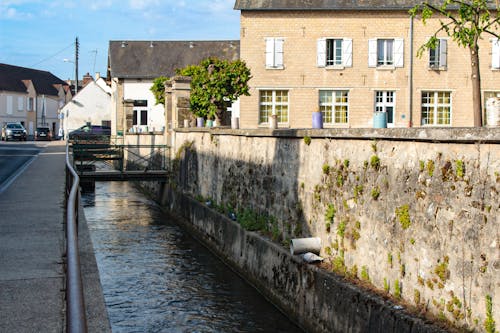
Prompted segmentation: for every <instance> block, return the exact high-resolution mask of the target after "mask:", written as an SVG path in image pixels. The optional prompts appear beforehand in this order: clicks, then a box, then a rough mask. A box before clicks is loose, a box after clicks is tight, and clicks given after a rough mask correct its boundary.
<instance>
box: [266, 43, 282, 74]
mask: <svg viewBox="0 0 500 333" xmlns="http://www.w3.org/2000/svg"><path fill="white" fill-rule="evenodd" d="M284 42H285V40H284V39H283V38H266V68H276V69H283V44H284Z"/></svg>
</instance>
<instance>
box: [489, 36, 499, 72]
mask: <svg viewBox="0 0 500 333" xmlns="http://www.w3.org/2000/svg"><path fill="white" fill-rule="evenodd" d="M491 68H493V69H500V39H498V38H497V39H493V40H492V41H491Z"/></svg>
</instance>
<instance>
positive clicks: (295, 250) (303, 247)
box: [290, 237, 321, 255]
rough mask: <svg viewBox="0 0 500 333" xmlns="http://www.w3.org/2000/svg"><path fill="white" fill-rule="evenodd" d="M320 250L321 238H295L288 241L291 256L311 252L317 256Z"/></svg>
mask: <svg viewBox="0 0 500 333" xmlns="http://www.w3.org/2000/svg"><path fill="white" fill-rule="evenodd" d="M320 250H321V238H319V237H310V238H295V239H292V240H291V241H290V253H291V254H292V255H295V254H302V253H307V252H312V253H315V254H319V251H320Z"/></svg>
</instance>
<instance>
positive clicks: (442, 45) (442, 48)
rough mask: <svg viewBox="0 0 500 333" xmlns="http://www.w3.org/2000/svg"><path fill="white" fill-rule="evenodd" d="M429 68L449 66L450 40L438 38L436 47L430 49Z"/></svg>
mask: <svg viewBox="0 0 500 333" xmlns="http://www.w3.org/2000/svg"><path fill="white" fill-rule="evenodd" d="M428 66H429V69H432V70H446V69H447V66H448V40H447V39H446V38H438V44H437V47H436V48H430V49H429V62H428Z"/></svg>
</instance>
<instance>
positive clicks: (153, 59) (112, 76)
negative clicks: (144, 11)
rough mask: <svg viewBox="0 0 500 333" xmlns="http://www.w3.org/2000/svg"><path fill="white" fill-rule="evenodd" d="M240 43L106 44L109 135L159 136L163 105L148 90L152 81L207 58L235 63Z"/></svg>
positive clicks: (165, 124) (163, 112) (164, 115)
mask: <svg viewBox="0 0 500 333" xmlns="http://www.w3.org/2000/svg"><path fill="white" fill-rule="evenodd" d="M239 50H240V44H239V41H237V40H227V41H110V42H109V53H108V74H107V77H108V79H109V80H110V81H111V90H112V93H111V131H112V134H113V135H116V134H118V135H123V134H128V135H135V134H141V133H145V132H146V133H158V134H163V133H164V130H165V129H166V128H169V127H176V126H177V124H167V123H166V119H168V118H169V117H168V115H166V114H165V108H164V106H163V105H156V100H155V98H154V96H153V93H152V92H151V91H150V88H151V86H152V85H153V80H154V79H156V78H157V77H160V76H165V77H168V78H171V77H172V76H174V75H175V71H176V69H181V68H184V67H186V66H188V65H197V64H199V63H200V62H201V61H202V60H203V59H206V58H208V57H218V58H220V59H227V60H236V59H238V58H239Z"/></svg>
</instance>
